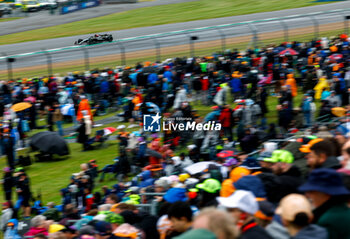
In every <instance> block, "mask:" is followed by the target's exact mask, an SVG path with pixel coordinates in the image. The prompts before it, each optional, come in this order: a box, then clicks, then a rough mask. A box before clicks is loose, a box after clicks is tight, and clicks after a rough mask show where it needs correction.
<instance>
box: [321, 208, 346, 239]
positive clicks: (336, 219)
mask: <svg viewBox="0 0 350 239" xmlns="http://www.w3.org/2000/svg"><path fill="white" fill-rule="evenodd" d="M317 224H318V225H319V226H321V227H324V228H326V229H327V231H328V238H329V239H350V226H349V225H350V208H349V207H348V206H347V205H346V204H345V203H343V204H337V205H334V206H332V207H330V208H329V209H328V210H327V211H326V212H325V213H324V214H322V216H321V217H320V218H319V220H318V221H317Z"/></svg>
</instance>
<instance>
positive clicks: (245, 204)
mask: <svg viewBox="0 0 350 239" xmlns="http://www.w3.org/2000/svg"><path fill="white" fill-rule="evenodd" d="M216 200H217V201H218V202H219V204H220V205H221V206H224V207H226V208H238V209H240V210H241V211H243V212H246V213H249V214H251V215H254V214H255V213H256V212H257V211H258V210H259V205H258V203H257V202H256V200H255V197H254V195H253V193H251V192H250V191H245V190H237V191H236V192H234V193H233V194H232V195H231V196H229V197H217V198H216Z"/></svg>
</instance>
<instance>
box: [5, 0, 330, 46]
mask: <svg viewBox="0 0 350 239" xmlns="http://www.w3.org/2000/svg"><path fill="white" fill-rule="evenodd" d="M317 4H325V2H312V1H310V0H284V1H283V4H282V3H281V1H280V0H245V1H239V0H215V2H214V1H213V0H199V1H194V2H187V3H178V4H173V5H171V6H169V5H163V6H154V7H147V8H140V9H134V10H130V11H126V12H122V13H115V14H111V15H107V16H103V17H97V18H93V19H88V20H83V21H77V22H73V23H68V24H63V25H58V26H53V27H46V28H42V29H37V30H32V31H25V32H21V33H15V34H9V35H5V36H0V44H1V45H3V44H9V43H19V42H26V41H35V40H43V39H51V38H58V37H67V36H74V35H80V34H89V33H96V32H108V31H112V30H122V29H128V28H136V27H146V26H154V25H159V24H168V23H176V22H187V21H194V20H202V19H210V18H218V17H228V16H234V15H243V14H251V13H257V12H265V11H277V10H282V9H288V8H297V7H306V6H311V5H317ZM252 6H254V7H252Z"/></svg>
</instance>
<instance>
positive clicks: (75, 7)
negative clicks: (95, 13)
mask: <svg viewBox="0 0 350 239" xmlns="http://www.w3.org/2000/svg"><path fill="white" fill-rule="evenodd" d="M98 5H100V2H99V0H88V1H83V2H78V3H72V4H70V5H68V6H63V7H62V8H61V14H67V13H71V12H75V11H79V10H83V9H85V8H89V7H97V6H98Z"/></svg>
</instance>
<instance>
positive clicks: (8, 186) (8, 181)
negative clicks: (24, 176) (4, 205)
mask: <svg viewBox="0 0 350 239" xmlns="http://www.w3.org/2000/svg"><path fill="white" fill-rule="evenodd" d="M3 171H4V177H3V182H2V186H3V190H4V192H5V200H6V201H9V202H10V201H11V199H12V188H13V186H15V181H14V178H13V177H12V172H11V168H10V167H5V168H4V169H3Z"/></svg>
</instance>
